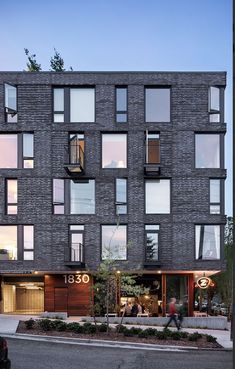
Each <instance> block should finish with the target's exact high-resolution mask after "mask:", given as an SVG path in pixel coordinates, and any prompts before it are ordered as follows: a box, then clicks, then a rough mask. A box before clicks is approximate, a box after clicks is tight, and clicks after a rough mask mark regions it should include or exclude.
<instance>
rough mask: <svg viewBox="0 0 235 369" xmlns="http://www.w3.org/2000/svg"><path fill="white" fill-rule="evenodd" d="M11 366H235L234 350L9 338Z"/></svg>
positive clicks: (124, 368)
mask: <svg viewBox="0 0 235 369" xmlns="http://www.w3.org/2000/svg"><path fill="white" fill-rule="evenodd" d="M8 346H9V357H10V359H11V361H12V369H32V368H33V369H45V368H46V369H224V368H226V369H232V368H233V365H232V351H217V350H215V351H211V350H191V351H189V350H185V351H174V350H173V351H165V350H164V351H161V350H160V351H152V350H133V349H131V348H129V349H127V348H126V349H124V348H107V347H91V346H89V345H87V346H80V345H77V344H76V345H71V344H64V343H53V342H37V341H28V340H19V339H15V338H8Z"/></svg>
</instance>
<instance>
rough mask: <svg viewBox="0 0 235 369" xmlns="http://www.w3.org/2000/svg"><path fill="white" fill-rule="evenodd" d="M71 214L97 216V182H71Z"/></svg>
mask: <svg viewBox="0 0 235 369" xmlns="http://www.w3.org/2000/svg"><path fill="white" fill-rule="evenodd" d="M70 213H71V214H95V180H93V179H90V180H87V181H79V182H77V181H76V182H74V181H72V180H71V181H70Z"/></svg>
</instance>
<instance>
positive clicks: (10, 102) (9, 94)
mask: <svg viewBox="0 0 235 369" xmlns="http://www.w3.org/2000/svg"><path fill="white" fill-rule="evenodd" d="M5 116H6V122H9V123H16V122H17V88H16V87H15V86H12V85H9V84H7V83H6V84H5Z"/></svg>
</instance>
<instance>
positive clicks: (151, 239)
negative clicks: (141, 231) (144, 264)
mask: <svg viewBox="0 0 235 369" xmlns="http://www.w3.org/2000/svg"><path fill="white" fill-rule="evenodd" d="M159 228H160V227H159V225H158V224H146V225H145V258H146V261H157V260H158V258H159V253H158V238H159V237H158V236H159Z"/></svg>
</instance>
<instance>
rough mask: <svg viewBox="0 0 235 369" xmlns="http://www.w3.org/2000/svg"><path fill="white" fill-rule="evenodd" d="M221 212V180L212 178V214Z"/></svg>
mask: <svg viewBox="0 0 235 369" xmlns="http://www.w3.org/2000/svg"><path fill="white" fill-rule="evenodd" d="M220 212H221V180H220V179H210V214H220Z"/></svg>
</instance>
